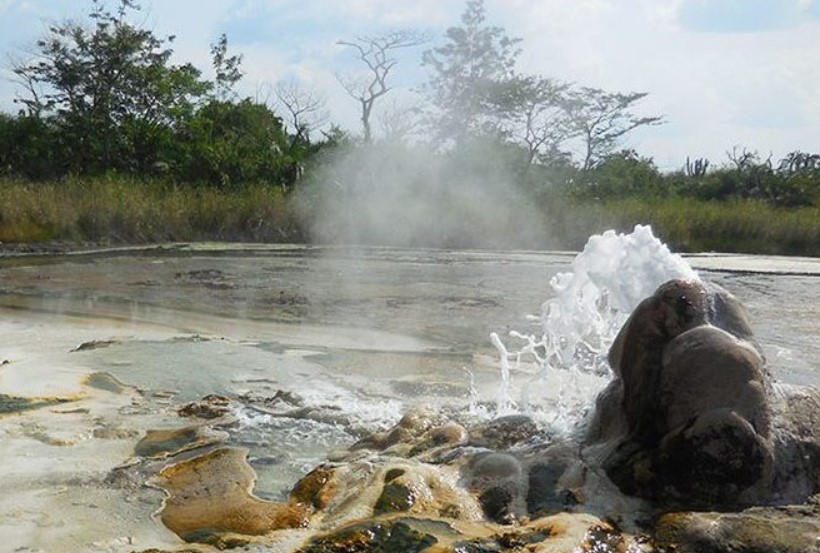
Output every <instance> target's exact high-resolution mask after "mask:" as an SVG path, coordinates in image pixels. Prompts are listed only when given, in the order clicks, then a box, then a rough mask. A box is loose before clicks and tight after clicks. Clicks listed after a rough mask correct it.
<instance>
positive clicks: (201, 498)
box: [156, 448, 307, 543]
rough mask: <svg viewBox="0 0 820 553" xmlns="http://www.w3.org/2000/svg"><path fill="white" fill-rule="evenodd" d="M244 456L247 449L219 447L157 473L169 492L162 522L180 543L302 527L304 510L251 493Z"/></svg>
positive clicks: (159, 482) (250, 477)
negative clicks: (264, 499)
mask: <svg viewBox="0 0 820 553" xmlns="http://www.w3.org/2000/svg"><path fill="white" fill-rule="evenodd" d="M246 458H247V450H245V449H237V448H221V449H217V450H215V451H212V452H210V453H207V454H205V455H201V456H199V457H195V458H193V459H190V460H187V461H183V462H181V463H177V464H175V465H171V466H169V467H166V468H165V469H163V470H162V471H160V473H159V475H158V477H157V479H156V483H157V485H159V486H160V487H161V488H163V489H164V490H165V491H166V492H167V493H168V499H167V500H166V502H165V505H164V507H163V509H162V512H161V514H160V517H161V519H162V522H163V523H164V524H165V525H166V526H167V527H168V528H169V529H171V530H172V531H173V532H175V533H176V534H177V535H179V536H180V537H181V538H182V539H183V540H185V541H197V542H203V543H213V542H214V541H215V540H217V541H219V540H222V541H224V540H225V539H226V537H230V535H231V534H240V535H246V536H259V535H263V534H267V533H269V532H272V531H274V530H279V529H283V528H299V527H303V526H305V525H306V524H307V512H306V508H305V507H304V506H302V505H299V504H295V503H294V504H284V503H273V502H269V501H263V500H261V499H259V498H257V497H255V496H253V495H252V494H251V488H252V486H253V482H254V479H255V476H256V475H255V474H254V472H253V470H252V469H251V467H250V465H248V463H247V459H246Z"/></svg>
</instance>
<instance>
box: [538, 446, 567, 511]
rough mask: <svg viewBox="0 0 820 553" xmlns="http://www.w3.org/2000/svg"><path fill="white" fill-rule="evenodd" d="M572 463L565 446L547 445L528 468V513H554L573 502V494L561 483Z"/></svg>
mask: <svg viewBox="0 0 820 553" xmlns="http://www.w3.org/2000/svg"><path fill="white" fill-rule="evenodd" d="M575 462H576V458H575V455H574V452H572V451H570V450H569V448H560V447H551V448H550V449H548V450H547V451H545V452H543V453H542V454H541V455H540V457H539V459H538V460H537V461H536V462H535V463H533V464H532V465H531V466H530V467H529V472H528V475H527V499H526V500H527V512H528V513H529V514H530V515H531V516H545V515H550V514H555V513H558V512H561V511H563V510H565V509H567V508H568V507H571V506H574V505H575V503H576V502H577V501H576V499H575V497H574V495H573V494H572V493H571V492H570V491H569V490H567V489H565V488H564V486H563V485H562V482H561V479H562V477H563V476H564V474H566V473H567V471H568V470H569V469H570V467H571V466H572V465H573V464H574V463H575Z"/></svg>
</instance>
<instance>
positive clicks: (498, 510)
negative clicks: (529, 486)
mask: <svg viewBox="0 0 820 553" xmlns="http://www.w3.org/2000/svg"><path fill="white" fill-rule="evenodd" d="M522 474H523V470H522V468H521V464H520V463H519V462H518V460H517V459H516V458H515V457H513V456H512V455H509V454H506V453H486V454H483V455H479V456H477V457H476V458H475V459H474V461H473V462H472V463H471V464H470V466H469V471H468V476H467V479H468V481H469V488H470V490H471V491H473V492H474V493H476V494H478V502H479V504H480V505H481V509H482V510H483V511H484V515H485V516H486V517H487V518H488V519H489V520H492V521H494V522H498V523H500V524H512V523H513V522H515V521H516V520H517V519H518V518H520V517H521V516H522V515H524V514H525V509H524V507H523V505H521V502H522V500H523V496H524V493H525V492H524V489H525V488H524V482H523V478H522Z"/></svg>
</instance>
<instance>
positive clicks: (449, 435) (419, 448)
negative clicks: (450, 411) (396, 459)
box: [409, 422, 470, 457]
mask: <svg viewBox="0 0 820 553" xmlns="http://www.w3.org/2000/svg"><path fill="white" fill-rule="evenodd" d="M469 439H470V435H469V434H468V433H467V430H466V429H465V428H464V427H463V426H461V425H460V424H458V423H455V422H448V423H445V424H442V425H440V426H436V427H434V428H431V429H430V430H428V431H427V432H425V433H424V435H422V437H421V439H420V441H419V443H417V444H416V445H414V446H413V448H412V449H411V450H410V453H409V455H410V456H411V457H415V456H416V455H419V454H421V453H424V452H425V451H428V450H430V449H433V448H437V447H447V448H453V447H456V446H460V445H464V444H466V443H467V442H468V441H469Z"/></svg>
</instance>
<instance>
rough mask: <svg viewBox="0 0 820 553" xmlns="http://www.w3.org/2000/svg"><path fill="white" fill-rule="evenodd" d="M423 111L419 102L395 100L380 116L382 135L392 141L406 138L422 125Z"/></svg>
mask: <svg viewBox="0 0 820 553" xmlns="http://www.w3.org/2000/svg"><path fill="white" fill-rule="evenodd" d="M421 113H422V109H421V108H420V107H419V106H418V104H415V103H408V102H399V101H396V100H393V102H391V104H390V105H389V107H388V108H387V109H383V110H381V113H380V114H379V116H378V122H379V128H380V129H381V132H382V135H383V136H384V137H385V138H386V139H387V140H389V141H392V142H401V141H403V140H405V139H406V138H407V137H408V136H410V135H412V134H413V133H415V132H416V131H417V130H418V129H419V128H420V127H421V125H422V119H421V117H420V115H421Z"/></svg>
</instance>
